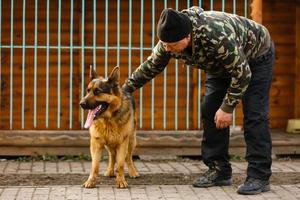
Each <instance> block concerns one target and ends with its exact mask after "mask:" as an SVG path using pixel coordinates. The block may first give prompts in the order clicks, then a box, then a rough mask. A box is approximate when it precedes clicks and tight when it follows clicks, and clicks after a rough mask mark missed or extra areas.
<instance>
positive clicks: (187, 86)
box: [186, 0, 190, 129]
mask: <svg viewBox="0 0 300 200" xmlns="http://www.w3.org/2000/svg"><path fill="white" fill-rule="evenodd" d="M187 7H188V8H189V7H190V1H189V0H187ZM186 70H187V72H186V129H189V127H190V126H189V125H190V120H189V119H190V116H189V114H190V66H189V65H187V66H186Z"/></svg>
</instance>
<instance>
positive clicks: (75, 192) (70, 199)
mask: <svg viewBox="0 0 300 200" xmlns="http://www.w3.org/2000/svg"><path fill="white" fill-rule="evenodd" d="M81 199H82V187H81V186H68V187H67V188H66V200H81Z"/></svg>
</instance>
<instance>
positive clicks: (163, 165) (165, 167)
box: [158, 163, 176, 173]
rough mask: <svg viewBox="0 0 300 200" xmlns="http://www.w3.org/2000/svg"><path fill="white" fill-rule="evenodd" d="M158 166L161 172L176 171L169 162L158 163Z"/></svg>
mask: <svg viewBox="0 0 300 200" xmlns="http://www.w3.org/2000/svg"><path fill="white" fill-rule="evenodd" d="M158 166H159V167H160V169H161V170H162V172H163V173H169V172H176V169H174V168H173V167H171V166H170V165H169V163H158Z"/></svg>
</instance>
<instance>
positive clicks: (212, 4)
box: [210, 0, 214, 10]
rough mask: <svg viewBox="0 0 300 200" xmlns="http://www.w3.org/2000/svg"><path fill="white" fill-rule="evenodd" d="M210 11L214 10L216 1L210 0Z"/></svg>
mask: <svg viewBox="0 0 300 200" xmlns="http://www.w3.org/2000/svg"><path fill="white" fill-rule="evenodd" d="M210 10H214V0H210Z"/></svg>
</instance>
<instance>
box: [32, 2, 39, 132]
mask: <svg viewBox="0 0 300 200" xmlns="http://www.w3.org/2000/svg"><path fill="white" fill-rule="evenodd" d="M34 9H35V11H34V13H35V15H34V88H33V93H34V94H33V105H34V108H33V127H34V128H36V107H37V101H36V100H37V99H36V97H37V39H38V36H37V34H38V33H37V26H38V0H35V7H34Z"/></svg>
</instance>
